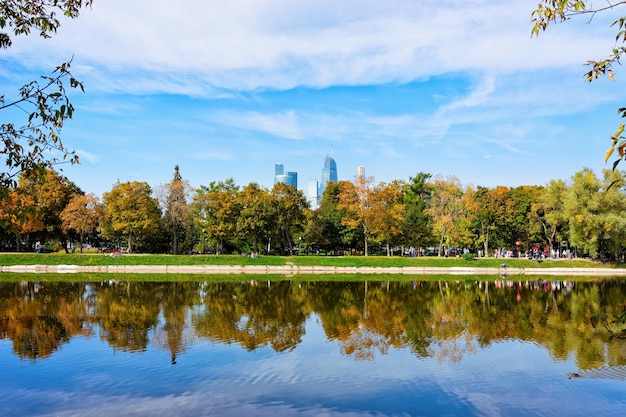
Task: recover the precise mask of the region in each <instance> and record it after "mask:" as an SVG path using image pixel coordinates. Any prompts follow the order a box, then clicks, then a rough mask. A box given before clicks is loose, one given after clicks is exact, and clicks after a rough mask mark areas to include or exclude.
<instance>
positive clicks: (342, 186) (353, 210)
mask: <svg viewBox="0 0 626 417" xmlns="http://www.w3.org/2000/svg"><path fill="white" fill-rule="evenodd" d="M372 182H373V178H371V177H370V178H361V177H359V178H357V180H356V181H355V182H354V183H352V182H349V181H339V195H338V199H339V203H338V204H337V210H339V211H340V212H341V224H342V225H344V226H348V227H349V228H351V229H353V230H355V231H358V232H361V233H362V234H363V235H362V236H363V254H364V255H365V256H368V255H369V250H368V239H369V238H370V225H369V220H370V218H371V217H370V216H369V213H368V211H369V210H370V209H371V206H370V204H371V202H370V194H371V191H372V189H371V184H372Z"/></svg>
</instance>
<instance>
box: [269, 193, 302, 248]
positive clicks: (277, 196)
mask: <svg viewBox="0 0 626 417" xmlns="http://www.w3.org/2000/svg"><path fill="white" fill-rule="evenodd" d="M271 194H272V198H273V202H274V210H275V218H276V228H275V229H274V231H275V233H274V241H275V242H276V243H277V244H278V245H280V247H281V248H282V249H283V251H287V252H289V253H292V249H293V247H294V246H295V239H296V236H297V237H301V236H302V234H303V232H304V226H305V210H308V207H309V204H308V202H307V201H306V197H305V196H304V194H303V193H302V191H300V190H298V189H296V187H293V186H291V185H287V184H285V183H282V182H278V183H276V184H275V185H274V187H273V188H272V193H271Z"/></svg>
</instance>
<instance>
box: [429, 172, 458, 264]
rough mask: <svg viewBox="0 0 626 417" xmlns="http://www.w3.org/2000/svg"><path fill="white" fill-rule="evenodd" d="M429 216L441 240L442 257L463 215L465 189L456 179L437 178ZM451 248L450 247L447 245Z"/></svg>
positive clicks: (433, 186) (432, 186)
mask: <svg viewBox="0 0 626 417" xmlns="http://www.w3.org/2000/svg"><path fill="white" fill-rule="evenodd" d="M431 189H432V194H431V197H430V200H429V202H428V214H429V216H430V217H431V218H432V221H433V232H434V233H435V234H436V235H437V237H438V238H439V242H438V251H437V255H438V256H441V251H442V249H443V246H444V244H445V245H447V241H448V237H449V235H450V232H451V231H452V229H453V228H454V227H455V224H456V222H457V221H458V220H459V219H460V217H461V214H462V213H463V202H462V200H461V197H462V196H463V188H461V183H460V181H459V179H458V178H456V177H448V178H443V177H441V176H437V177H436V178H435V180H434V181H433V183H432V185H431ZM447 246H449V245H447Z"/></svg>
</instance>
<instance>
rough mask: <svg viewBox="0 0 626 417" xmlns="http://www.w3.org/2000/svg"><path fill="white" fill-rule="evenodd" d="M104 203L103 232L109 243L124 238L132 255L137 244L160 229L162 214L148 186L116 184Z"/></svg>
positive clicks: (106, 194) (142, 183)
mask: <svg viewBox="0 0 626 417" xmlns="http://www.w3.org/2000/svg"><path fill="white" fill-rule="evenodd" d="M102 199H103V202H104V219H103V221H102V222H101V224H100V230H101V232H102V233H103V234H104V235H106V236H107V237H109V238H110V239H115V238H118V237H123V238H125V239H126V241H127V245H128V246H127V251H128V252H129V253H132V251H133V245H134V243H135V242H136V241H141V240H142V239H144V238H145V237H146V235H148V234H149V233H151V232H152V233H153V232H154V231H156V230H158V229H159V219H160V218H161V211H160V209H159V203H158V201H157V200H156V199H154V198H153V197H152V189H151V188H150V186H149V185H148V183H146V182H138V181H133V182H125V183H117V184H115V186H113V189H112V190H111V191H109V192H107V193H104V195H103V197H102Z"/></svg>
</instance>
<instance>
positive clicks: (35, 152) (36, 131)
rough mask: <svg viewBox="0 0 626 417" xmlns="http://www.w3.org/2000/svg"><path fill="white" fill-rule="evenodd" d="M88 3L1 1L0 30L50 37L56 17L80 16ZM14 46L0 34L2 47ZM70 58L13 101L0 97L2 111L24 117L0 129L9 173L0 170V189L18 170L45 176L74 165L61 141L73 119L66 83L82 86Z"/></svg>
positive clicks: (11, 182)
mask: <svg viewBox="0 0 626 417" xmlns="http://www.w3.org/2000/svg"><path fill="white" fill-rule="evenodd" d="M91 3H92V0H29V1H26V0H2V1H0V10H1V11H2V12H1V13H0V29H4V28H6V27H11V28H12V31H13V35H14V36H19V35H28V34H30V32H31V30H35V31H39V35H40V36H41V37H43V38H49V37H50V36H51V34H53V33H55V32H56V31H57V28H58V27H59V26H60V25H61V21H60V20H59V19H58V18H57V13H59V12H60V13H62V14H64V15H65V16H67V17H69V18H75V17H77V16H78V14H79V12H80V10H81V9H82V8H83V7H87V6H91ZM11 44H12V39H11V36H10V35H9V34H7V33H4V32H0V48H2V49H6V48H8V47H10V46H11ZM70 65H71V60H70V61H68V62H65V63H62V64H61V65H59V66H57V67H56V69H55V70H54V71H52V74H50V75H48V76H41V79H40V80H39V81H37V80H35V81H31V82H29V83H27V84H25V85H24V86H22V87H21V88H19V90H18V92H17V94H16V95H15V96H13V97H11V96H9V97H7V95H6V94H5V93H2V94H0V110H8V109H11V108H15V109H20V110H21V111H23V112H24V114H25V116H26V119H25V120H24V121H23V122H7V123H3V124H2V125H0V140H1V141H2V143H3V145H4V146H3V149H2V151H0V154H1V155H2V157H3V158H5V165H6V169H7V171H6V172H5V171H2V172H0V185H5V186H14V185H15V183H16V180H15V179H16V178H17V176H18V175H19V174H20V173H21V172H26V173H30V172H38V173H41V172H43V171H42V169H43V168H50V167H51V166H52V165H54V164H56V163H58V162H60V161H69V162H72V163H76V162H78V157H77V155H76V154H75V153H74V151H70V150H69V149H67V148H66V147H65V145H64V144H63V142H62V141H61V136H60V132H61V129H62V127H63V123H64V122H65V120H67V119H71V118H72V116H73V113H74V106H73V105H72V103H71V102H70V100H69V98H68V96H67V94H66V89H65V85H64V79H69V86H70V88H79V89H80V90H81V91H84V87H83V84H82V83H81V82H80V81H78V80H77V79H76V78H74V76H73V75H72V73H71V72H70Z"/></svg>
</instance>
